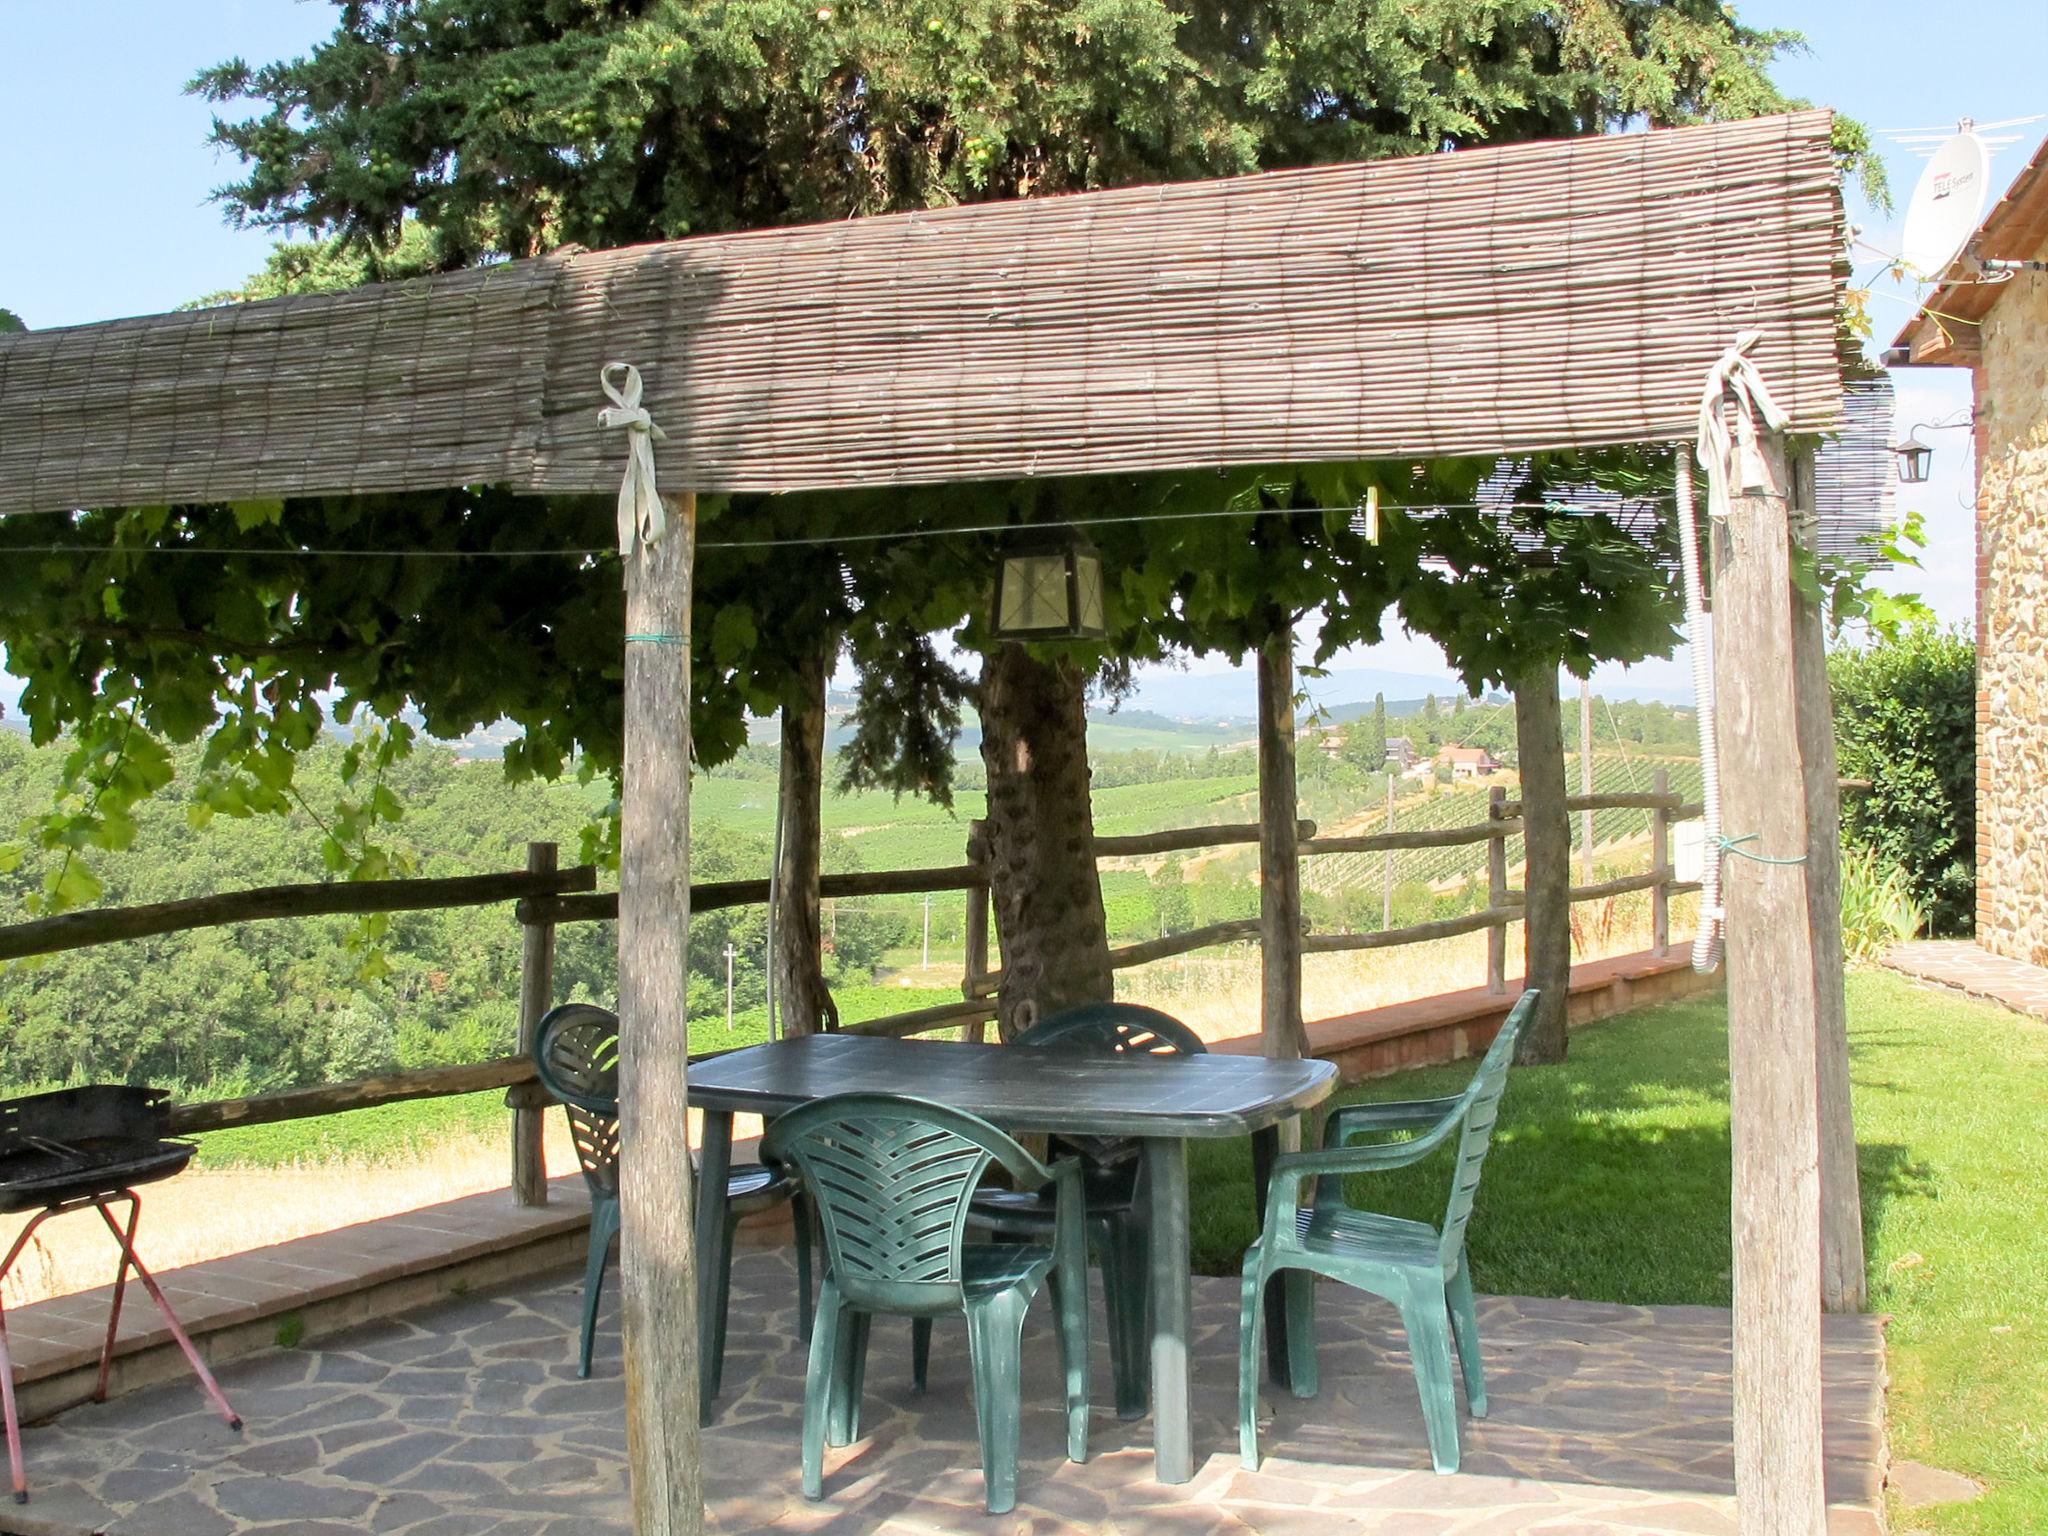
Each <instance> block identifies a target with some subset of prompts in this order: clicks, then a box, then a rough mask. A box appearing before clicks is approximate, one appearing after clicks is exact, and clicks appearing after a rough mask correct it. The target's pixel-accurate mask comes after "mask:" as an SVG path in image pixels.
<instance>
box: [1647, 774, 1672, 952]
mask: <svg viewBox="0 0 2048 1536" xmlns="http://www.w3.org/2000/svg"><path fill="white" fill-rule="evenodd" d="M1650 791H1651V793H1652V794H1657V795H1668V794H1670V793H1671V770H1670V769H1668V768H1659V769H1658V770H1657V771H1656V772H1655V773H1654V774H1652V775H1651V776H1650ZM1650 870H1651V872H1652V873H1653V874H1661V875H1663V877H1664V878H1663V879H1662V880H1659V881H1658V882H1657V883H1656V884H1655V885H1653V886H1651V887H1650V952H1651V953H1652V954H1654V955H1656V956H1657V957H1658V958H1659V959H1662V958H1663V956H1664V954H1665V952H1666V951H1668V950H1669V949H1670V948H1671V881H1672V879H1673V876H1672V873H1671V813H1670V812H1669V811H1667V810H1665V809H1664V807H1663V806H1661V805H1659V806H1657V807H1655V808H1654V809H1652V810H1651V812H1650Z"/></svg>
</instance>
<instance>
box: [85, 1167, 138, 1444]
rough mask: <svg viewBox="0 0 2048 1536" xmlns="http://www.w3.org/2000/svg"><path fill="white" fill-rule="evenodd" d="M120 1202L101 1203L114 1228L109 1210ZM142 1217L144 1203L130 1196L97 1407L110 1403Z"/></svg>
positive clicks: (117, 1233)
mask: <svg viewBox="0 0 2048 1536" xmlns="http://www.w3.org/2000/svg"><path fill="white" fill-rule="evenodd" d="M120 1198H121V1196H119V1195H109V1196H108V1197H107V1199H106V1200H105V1201H103V1202H100V1203H99V1211H100V1214H101V1215H102V1216H104V1217H106V1219H107V1224H108V1225H109V1226H112V1225H113V1224H114V1215H113V1212H112V1211H111V1210H109V1209H108V1207H109V1206H110V1205H111V1204H112V1203H113V1202H114V1201H116V1200H118V1199H120ZM141 1217H142V1202H141V1201H140V1200H138V1199H136V1198H135V1196H134V1195H133V1194H132V1193H131V1194H129V1196H128V1232H127V1235H126V1236H125V1237H124V1236H123V1235H122V1234H121V1232H120V1231H119V1230H118V1229H117V1230H116V1231H115V1233H114V1241H115V1242H117V1243H119V1244H120V1245H121V1260H120V1262H119V1263H118V1264H116V1265H115V1266H114V1295H113V1299H112V1301H110V1302H109V1303H108V1306H107V1337H106V1339H105V1341H104V1342H103V1343H102V1344H101V1345H100V1374H99V1379H98V1380H97V1381H96V1382H94V1383H93V1389H92V1400H93V1401H94V1402H96V1403H104V1402H105V1401H106V1400H107V1378H108V1377H109V1376H110V1375H112V1374H113V1369H114V1335H115V1334H116V1333H118V1332H119V1331H120V1328H121V1302H122V1301H123V1300H124V1299H125V1298H126V1296H127V1294H128V1255H129V1253H130V1252H131V1251H132V1250H133V1249H134V1247H135V1223H136V1222H137V1221H139V1220H140V1219H141Z"/></svg>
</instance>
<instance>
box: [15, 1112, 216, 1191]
mask: <svg viewBox="0 0 2048 1536" xmlns="http://www.w3.org/2000/svg"><path fill="white" fill-rule="evenodd" d="M169 1097H170V1095H169V1094H167V1093H165V1092H164V1090H163V1089H161V1088H121V1087H91V1088H65V1089H61V1090H59V1091H58V1092H56V1093H39V1094H36V1095H35V1096H34V1097H32V1098H26V1099H6V1100H0V1213H4V1212H9V1211H34V1210H41V1209H43V1208H45V1207H48V1206H52V1205H66V1204H69V1203H70V1202H72V1201H74V1200H89V1199H91V1198H92V1197H93V1196H94V1195H101V1194H114V1193H117V1192H119V1191H121V1190H124V1189H132V1188H133V1187H134V1186H135V1185H137V1184H147V1183H149V1182H150V1181H151V1180H153V1179H167V1178H169V1177H170V1176H171V1175H172V1174H174V1173H179V1172H182V1171H183V1170H184V1167H185V1165H186V1164H187V1163H189V1162H191V1161H192V1153H193V1152H194V1151H195V1150H196V1149H195V1148H194V1146H193V1144H192V1143H191V1142H189V1141H176V1140H173V1139H171V1138H170V1137H169V1136H168V1135H166V1134H165V1130H164V1110H163V1104H164V1100H165V1099H167V1098H169Z"/></svg>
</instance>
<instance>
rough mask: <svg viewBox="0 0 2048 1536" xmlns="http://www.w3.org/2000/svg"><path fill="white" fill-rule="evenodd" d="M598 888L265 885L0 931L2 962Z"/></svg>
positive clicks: (577, 880) (511, 875)
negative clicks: (239, 928) (297, 920)
mask: <svg viewBox="0 0 2048 1536" xmlns="http://www.w3.org/2000/svg"><path fill="white" fill-rule="evenodd" d="M596 884H597V871H596V870H594V869H592V868H590V867H589V866H588V865H581V866H579V867H577V868H575V869H564V870H557V871H555V872H553V873H551V874H532V873H529V872H528V871H526V870H513V871H510V872H508V873H505V874H495V875H453V876H447V877H443V878H439V879H433V880H319V881H314V882H311V883H310V884H305V885H266V886H261V887H259V888H257V889H255V890H249V891H224V892H222V893H220V894H219V895H215V896H192V897H188V898H186V899H185V900H183V901H159V902H154V903H152V904H150V905H148V906H142V907H101V908H98V909H95V910H93V911H90V912H66V913H63V914H62V915H61V916H58V917H42V918H37V919H36V920H35V921H34V922H32V923H14V924H12V925H10V926H8V927H5V928H0V960H19V959H21V958H22V957H23V956H25V955H49V954H55V953H56V952H57V951H59V950H65V949H83V948H85V947H86V946H88V945H92V944H112V943H114V942H115V941H117V940H120V939H148V938H154V937H156V935H158V934H160V933H183V932H184V931H186V930H187V929H190V928H218V927H222V926H224V925H225V924H228V923H248V922H256V921H259V920H261V919H265V918H274V917H330V916H333V915H335V914H338V913H361V912H420V911H426V910H428V909H429V908H434V907H474V906H482V905H484V904H486V903H489V902H495V901H516V900H518V899H520V898H521V897H531V896H548V895H551V894H555V893H558V892H562V891H587V890H590V889H592V888H593V887H595V886H596Z"/></svg>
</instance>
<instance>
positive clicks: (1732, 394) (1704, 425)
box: [1693, 331, 1792, 522]
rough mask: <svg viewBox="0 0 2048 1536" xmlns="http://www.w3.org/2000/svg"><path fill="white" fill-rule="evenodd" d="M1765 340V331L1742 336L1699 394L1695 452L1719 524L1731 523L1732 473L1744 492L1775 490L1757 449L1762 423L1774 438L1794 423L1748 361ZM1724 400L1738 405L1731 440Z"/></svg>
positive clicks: (1709, 374) (1709, 506)
mask: <svg viewBox="0 0 2048 1536" xmlns="http://www.w3.org/2000/svg"><path fill="white" fill-rule="evenodd" d="M1762 337H1763V332H1762V331H1742V332H1740V333H1738V334H1737V336H1736V338H1735V345H1734V346H1732V347H1730V348H1728V350H1727V351H1725V352H1723V353H1722V354H1721V355H1720V357H1719V358H1717V359H1716V360H1715V362H1714V366H1713V367H1711V368H1709V369H1708V370H1707V382H1706V388H1705V389H1704V390H1702V391H1701V393H1700V418H1699V429H1698V434H1697V438H1696V441H1695V443H1694V445H1693V451H1694V453H1695V455H1696V456H1697V457H1698V459H1699V461H1700V468H1701V469H1704V470H1705V471H1706V472H1707V516H1709V517H1711V518H1713V519H1714V521H1716V522H1724V521H1726V520H1727V517H1728V513H1729V511H1730V510H1731V506H1732V504H1731V502H1730V499H1729V498H1730V496H1731V494H1732V493H1731V491H1730V485H1731V480H1730V470H1731V469H1732V470H1733V471H1734V479H1735V481H1736V482H1738V483H1740V485H1741V486H1742V488H1743V490H1745V491H1761V490H1768V489H1769V488H1770V485H1771V472H1770V467H1769V465H1768V464H1766V462H1765V460H1764V455H1763V450H1762V448H1760V447H1759V446H1758V445H1757V422H1758V419H1759V418H1761V419H1762V422H1763V425H1764V426H1766V427H1768V428H1769V429H1770V430H1771V431H1773V432H1782V431H1784V430H1785V427H1786V425H1787V423H1789V422H1790V421H1791V419H1792V418H1791V417H1789V416H1787V415H1786V414H1785V411H1784V408H1783V407H1781V406H1780V405H1779V404H1778V402H1777V401H1776V400H1775V399H1773V398H1772V396H1771V391H1770V387H1769V386H1768V385H1766V384H1765V383H1764V376H1763V375H1762V374H1761V373H1759V372H1758V371H1757V366H1756V364H1755V363H1753V362H1751V361H1750V360H1749V353H1750V350H1751V349H1752V348H1753V347H1755V346H1756V344H1757V342H1758V341H1759V340H1761V339H1762ZM1724 400H1733V401H1734V404H1735V431H1734V435H1733V436H1732V437H1731V436H1730V434H1729V431H1728V421H1727V418H1726V417H1725V416H1724V415H1723V414H1722V410H1721V404H1722V402H1723V401H1724ZM1731 461H1732V462H1731Z"/></svg>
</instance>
